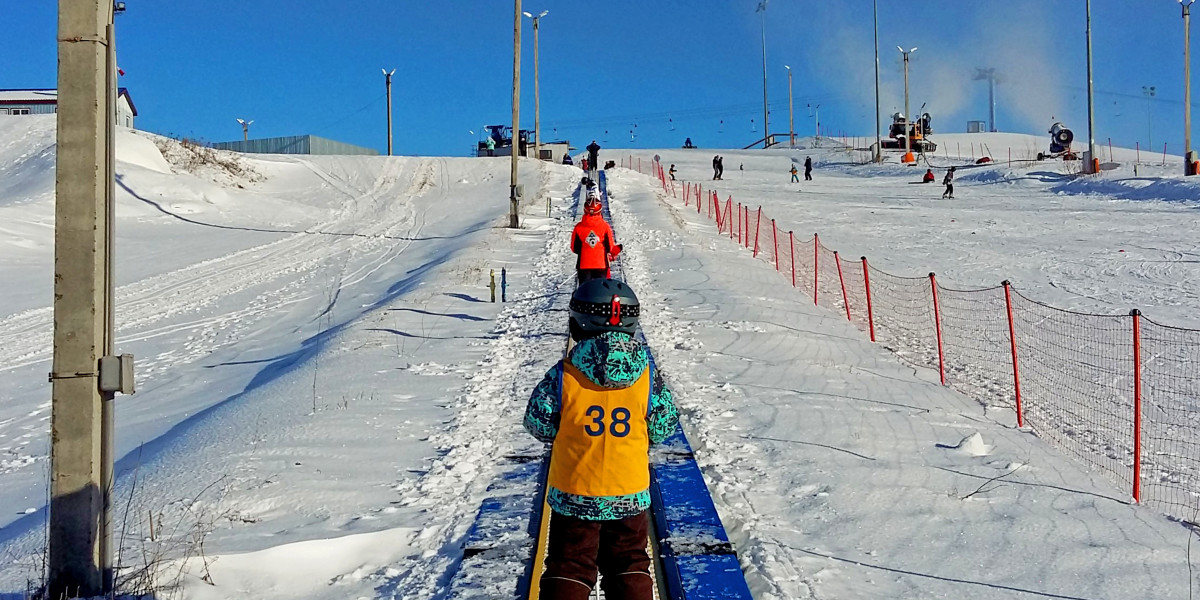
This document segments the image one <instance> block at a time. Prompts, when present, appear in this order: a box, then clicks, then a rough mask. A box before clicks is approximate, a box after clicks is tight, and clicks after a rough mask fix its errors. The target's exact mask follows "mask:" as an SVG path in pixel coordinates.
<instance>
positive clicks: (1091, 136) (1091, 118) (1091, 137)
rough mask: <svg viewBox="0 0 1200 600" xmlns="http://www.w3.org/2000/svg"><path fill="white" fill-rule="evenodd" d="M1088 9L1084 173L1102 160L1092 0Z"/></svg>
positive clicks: (1089, 0)
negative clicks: (1094, 76)
mask: <svg viewBox="0 0 1200 600" xmlns="http://www.w3.org/2000/svg"><path fill="white" fill-rule="evenodd" d="M1086 10H1087V80H1088V85H1087V95H1088V153H1087V161H1086V164H1084V165H1083V172H1084V173H1095V172H1096V171H1098V170H1099V169H1098V168H1097V167H1098V166H1099V164H1100V161H1099V160H1098V159H1097V158H1096V106H1095V104H1096V102H1095V96H1094V95H1093V94H1092V0H1087V2H1086Z"/></svg>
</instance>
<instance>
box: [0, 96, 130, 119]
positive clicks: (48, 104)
mask: <svg viewBox="0 0 1200 600" xmlns="http://www.w3.org/2000/svg"><path fill="white" fill-rule="evenodd" d="M57 112H58V90H0V115H44V114H53V113H57ZM137 114H138V113H137V107H136V106H134V105H133V98H131V97H130V96H129V90H128V89H127V88H120V89H119V90H118V91H117V125H120V126H121V127H128V128H130V129H133V118H134V117H136V116H137Z"/></svg>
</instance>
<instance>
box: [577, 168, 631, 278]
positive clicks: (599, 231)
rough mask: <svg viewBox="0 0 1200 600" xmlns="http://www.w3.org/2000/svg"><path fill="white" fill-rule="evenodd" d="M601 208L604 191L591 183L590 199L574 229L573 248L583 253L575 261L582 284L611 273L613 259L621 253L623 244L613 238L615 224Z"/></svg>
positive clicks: (588, 195)
mask: <svg viewBox="0 0 1200 600" xmlns="http://www.w3.org/2000/svg"><path fill="white" fill-rule="evenodd" d="M600 209H601V205H600V192H599V190H598V189H597V188H595V187H589V188H588V190H587V201H586V202H584V204H583V218H582V219H580V220H579V222H578V223H576V224H575V229H574V230H573V231H572V232H571V252H574V253H575V254H578V255H579V258H578V259H577V260H576V261H575V272H576V281H577V282H578V284H579V285H583V283H584V282H586V281H590V280H592V279H604V278H605V277H608V263H609V260H610V259H611V258H612V257H615V256H616V255H618V254H620V253H621V245H620V244H618V243H617V242H616V240H614V239H613V232H612V228H611V227H609V226H608V223H607V222H606V221H605V220H604V217H603V216H601V215H600Z"/></svg>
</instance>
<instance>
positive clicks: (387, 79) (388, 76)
mask: <svg viewBox="0 0 1200 600" xmlns="http://www.w3.org/2000/svg"><path fill="white" fill-rule="evenodd" d="M380 71H383V85H384V87H386V88H387V127H388V153H387V155H388V156H391V155H392V75H394V74H395V73H396V70H395V69H392V70H391V72H389V71H388V70H387V69H380Z"/></svg>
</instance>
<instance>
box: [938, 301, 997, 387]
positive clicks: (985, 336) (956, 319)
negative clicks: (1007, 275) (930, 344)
mask: <svg viewBox="0 0 1200 600" xmlns="http://www.w3.org/2000/svg"><path fill="white" fill-rule="evenodd" d="M938 308H939V311H938V318H939V319H941V323H942V351H943V354H944V357H945V361H946V364H945V370H946V371H945V372H946V385H949V386H951V387H953V388H954V389H956V390H958V391H959V392H962V393H963V394H964V395H966V396H968V397H970V398H973V399H974V400H975V401H977V402H979V403H980V404H982V405H984V406H1000V407H1005V408H1012V409H1015V407H1016V403H1015V402H1014V398H1015V394H1014V391H1013V369H1012V347H1011V344H1010V342H1009V335H1008V311H1007V308H1006V306H1005V302H1004V287H1003V286H996V287H994V288H986V289H980V290H958V289H953V288H946V287H942V286H941V285H940V284H939V285H938Z"/></svg>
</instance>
